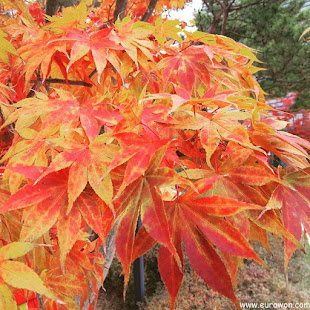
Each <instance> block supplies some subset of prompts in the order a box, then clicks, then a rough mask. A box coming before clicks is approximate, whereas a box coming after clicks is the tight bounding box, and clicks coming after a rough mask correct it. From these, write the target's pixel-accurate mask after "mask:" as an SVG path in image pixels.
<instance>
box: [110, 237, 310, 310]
mask: <svg viewBox="0 0 310 310" xmlns="http://www.w3.org/2000/svg"><path fill="white" fill-rule="evenodd" d="M270 240H271V246H272V249H273V253H274V255H273V256H272V257H271V256H270V255H269V254H268V253H267V252H266V251H265V250H264V249H263V248H262V247H261V246H259V245H258V244H255V245H254V247H255V249H256V250H257V251H258V253H259V255H260V257H262V258H263V259H264V260H265V261H266V262H267V264H268V266H269V267H270V271H267V270H265V269H264V268H263V267H261V266H259V265H258V264H257V263H255V262H252V261H246V262H245V264H244V268H243V270H240V271H239V275H238V288H237V296H238V298H239V300H240V302H258V303H261V302H262V303H270V302H277V303H281V302H282V303H284V302H292V303H295V302H300V303H302V302H310V253H309V252H310V248H309V246H307V248H306V250H307V251H306V252H307V254H304V253H302V252H301V251H297V252H296V253H295V254H294V256H293V258H292V259H291V261H290V263H289V275H288V282H286V280H285V276H284V272H283V245H282V242H281V240H278V241H277V242H274V240H273V239H272V237H271V238H270ZM156 252H157V249H156V248H155V249H154V250H152V251H151V252H150V253H148V254H147V255H146V257H145V278H146V295H147V299H146V305H143V306H140V310H169V297H168V293H167V291H166V289H165V288H164V286H163V283H162V281H161V279H160V275H159V273H158V271H157V265H156V264H157V262H156ZM185 269H186V275H185V280H184V283H183V286H182V289H181V291H180V293H179V298H178V301H177V307H176V309H177V310H209V309H210V310H211V309H212V310H215V309H216V310H224V309H225V310H226V309H227V310H233V309H235V307H234V306H233V305H232V304H231V303H230V302H229V301H228V300H226V299H225V298H223V297H221V296H220V295H219V294H217V293H215V292H214V291H212V290H210V289H208V288H207V287H206V285H205V284H204V282H203V281H202V280H201V279H200V278H199V277H196V276H195V274H194V272H193V271H192V270H191V268H190V267H189V264H186V266H185ZM120 273H121V267H120V264H119V263H118V262H117V260H115V261H114V263H113V265H112V267H111V269H110V273H109V275H108V278H107V280H106V282H105V289H106V293H105V305H104V309H111V310H114V309H115V310H116V309H117V310H133V309H136V307H135V302H134V292H133V280H132V279H131V281H130V283H129V288H128V291H127V295H126V301H125V302H123V299H122V288H123V286H122V277H120V276H119V275H120ZM278 309H281V308H278ZM283 309H284V308H283Z"/></svg>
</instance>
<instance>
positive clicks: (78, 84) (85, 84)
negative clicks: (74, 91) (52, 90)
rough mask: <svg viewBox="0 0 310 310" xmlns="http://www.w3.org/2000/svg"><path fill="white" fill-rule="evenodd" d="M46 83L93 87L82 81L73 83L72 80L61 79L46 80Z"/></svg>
mask: <svg viewBox="0 0 310 310" xmlns="http://www.w3.org/2000/svg"><path fill="white" fill-rule="evenodd" d="M31 82H32V83H36V82H38V81H31ZM45 82H46V83H50V84H69V85H76V86H85V87H92V86H93V85H92V84H90V83H87V82H84V81H74V80H67V81H66V80H63V79H46V80H45Z"/></svg>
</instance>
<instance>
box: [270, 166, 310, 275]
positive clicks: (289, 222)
mask: <svg viewBox="0 0 310 310" xmlns="http://www.w3.org/2000/svg"><path fill="white" fill-rule="evenodd" d="M309 172H310V170H309V168H307V169H304V170H301V171H298V172H293V173H289V174H287V175H285V176H284V178H283V181H284V185H283V184H279V185H278V186H277V187H276V189H275V190H274V191H273V193H272V195H271V197H270V199H269V201H268V204H267V206H268V207H269V208H271V209H275V210H282V214H283V224H284V227H285V228H286V229H287V230H288V231H289V232H290V233H291V234H292V235H293V236H294V237H295V238H296V240H300V239H301V237H302V229H301V225H303V227H304V228H305V230H306V231H310V209H309V201H310V195H309V186H310V175H309ZM297 248H298V244H296V242H294V241H292V240H290V239H285V268H286V272H287V268H288V261H289V259H290V258H291V257H292V255H293V253H294V252H295V250H296V249H297Z"/></svg>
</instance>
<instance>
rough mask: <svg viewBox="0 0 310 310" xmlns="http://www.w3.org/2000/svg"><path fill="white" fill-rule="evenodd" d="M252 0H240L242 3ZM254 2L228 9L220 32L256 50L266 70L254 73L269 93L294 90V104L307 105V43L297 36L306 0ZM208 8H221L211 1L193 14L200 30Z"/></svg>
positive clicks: (217, 30) (207, 21) (306, 15)
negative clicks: (295, 100)
mask: <svg viewBox="0 0 310 310" xmlns="http://www.w3.org/2000/svg"><path fill="white" fill-rule="evenodd" d="M210 2H212V1H210ZM214 2H215V1H214ZM252 2H253V1H250V0H246V1H242V3H243V4H247V3H252ZM254 2H255V5H252V6H249V7H246V8H243V9H240V10H234V11H230V12H229V15H228V18H227V22H226V27H225V32H224V34H225V35H227V36H228V37H231V38H233V39H234V40H236V41H239V42H242V43H244V44H246V45H248V46H250V47H252V48H254V49H256V50H258V51H259V59H260V60H261V61H262V62H263V63H262V66H263V67H264V68H266V69H267V70H265V71H260V72H258V73H257V74H256V76H257V78H258V81H259V82H260V84H261V86H262V87H263V89H264V90H265V91H267V92H268V93H269V95H270V96H271V97H283V96H285V95H286V94H287V93H288V92H290V91H294V92H298V98H297V102H296V104H295V105H294V108H298V107H305V108H309V102H310V93H309V90H308V87H307V85H308V84H309V80H308V77H309V76H310V60H309V43H307V42H306V41H305V40H300V35H301V34H302V32H303V31H304V29H305V28H306V27H307V25H308V20H309V18H310V10H309V8H308V7H307V6H306V5H305V3H306V2H307V1H297V0H290V1H285V0H272V1H270V0H260V1H254ZM235 5H238V2H235ZM211 9H212V10H214V11H215V12H219V11H220V9H221V8H220V6H219V4H217V3H216V4H215V3H214V4H213V6H212V7H210V8H209V9H208V8H205V9H204V10H202V11H200V12H198V14H197V15H196V22H197V25H198V27H199V28H200V29H201V30H202V31H204V30H207V29H208V28H209V25H210V24H212V18H213V15H212V13H211V12H210V10H211ZM223 20H224V18H223V17H222V18H221V20H220V21H219V23H218V25H217V27H215V33H220V32H221V31H222V26H223ZM266 21H268V24H267V23H266Z"/></svg>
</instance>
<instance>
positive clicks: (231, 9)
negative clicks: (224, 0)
mask: <svg viewBox="0 0 310 310" xmlns="http://www.w3.org/2000/svg"><path fill="white" fill-rule="evenodd" d="M261 2H262V0H257V1H253V2H249V3H245V4H240V5H235V6H232V7H231V8H230V10H229V11H230V12H232V11H239V10H242V9H245V8H248V7H250V6H253V5H257V4H259V3H261Z"/></svg>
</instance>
